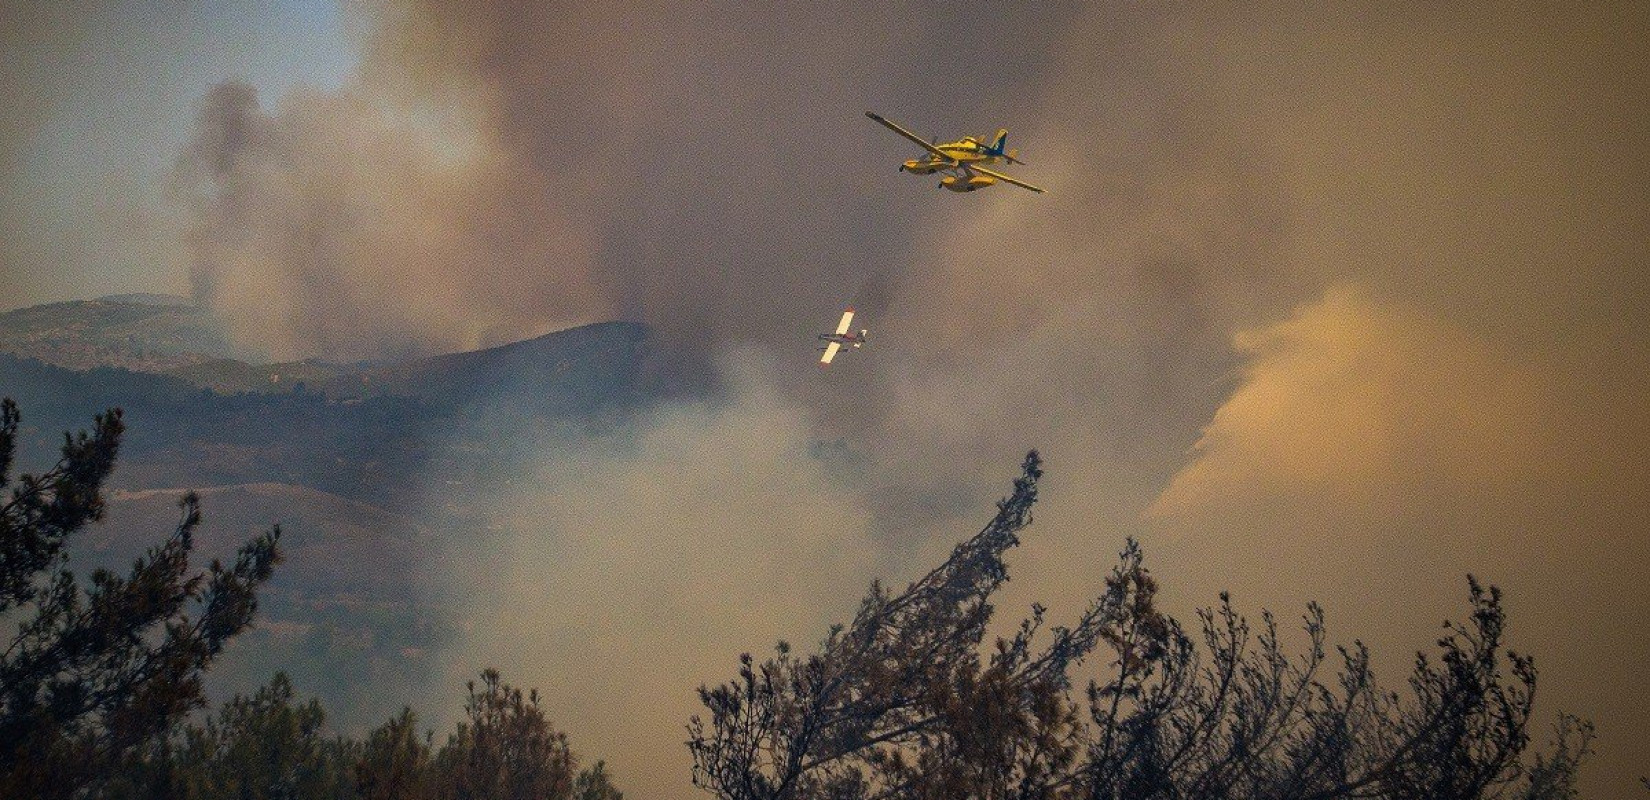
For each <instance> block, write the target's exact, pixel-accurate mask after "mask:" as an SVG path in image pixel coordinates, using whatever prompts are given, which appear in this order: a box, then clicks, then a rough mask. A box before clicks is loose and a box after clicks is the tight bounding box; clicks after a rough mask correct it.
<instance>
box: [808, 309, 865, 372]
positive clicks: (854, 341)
mask: <svg viewBox="0 0 1650 800" xmlns="http://www.w3.org/2000/svg"><path fill="white" fill-rule="evenodd" d="M853 321H854V310H853V309H851V308H850V309H848V310H846V311H844V312H842V321H841V322H838V323H837V324H836V333H822V334H820V335H819V338H820V339H823V340H824V341H826V342H828V343H829V344H826V345H825V346H824V347H822V348H820V349H821V350H824V351H825V355H823V356H820V357H819V364H820V366H824V365H826V364H829V363H831V359H833V358H836V354H837V351H838V350H841V349H842V347H843V345H847V346H850V347H855V348H858V347H860V346H861V345H863V344H865V339H866V337H867V336H869V335H870V334H871V332H870V331H868V330H864V329H861V330H860V331H859V333H854V332H853V331H851V330H848V326H849V325H851V324H853Z"/></svg>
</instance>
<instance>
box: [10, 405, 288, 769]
mask: <svg viewBox="0 0 1650 800" xmlns="http://www.w3.org/2000/svg"><path fill="white" fill-rule="evenodd" d="M19 423H20V415H19V414H18V411H17V407H16V405H15V404H13V403H12V401H11V400H10V399H7V400H5V401H4V402H3V403H0V490H3V489H7V488H9V489H10V492H9V496H8V497H7V499H6V501H5V505H4V506H3V507H0V619H3V620H5V621H6V622H7V623H9V624H15V625H16V633H15V634H13V635H11V636H10V638H9V639H8V640H7V646H6V648H5V651H4V654H3V655H0V796H4V797H36V798H49V797H68V796H72V795H74V794H75V793H77V792H79V791H82V790H83V789H84V788H85V787H88V786H95V785H97V784H98V783H100V782H102V781H104V780H107V779H108V778H109V777H110V775H111V774H112V773H113V772H114V771H115V770H116V769H117V767H118V766H119V765H121V764H122V763H124V762H125V761H126V759H127V756H128V755H129V754H130V753H132V752H133V751H135V750H137V749H138V748H140V747H142V746H145V745H146V744H149V743H152V742H153V741H155V740H156V739H157V738H160V737H162V736H164V735H165V734H166V732H167V731H168V730H169V729H170V728H171V726H172V725H173V724H174V723H175V722H176V721H177V720H178V719H180V718H181V717H182V716H183V715H185V714H187V713H188V712H189V711H191V710H193V709H195V708H198V707H199V706H200V705H201V703H202V699H201V673H202V671H203V670H205V669H206V667H207V665H208V664H210V663H211V662H212V661H213V659H214V658H216V657H217V656H218V654H219V653H220V652H222V650H223V647H224V645H225V644H226V643H227V642H228V641H229V640H230V638H232V637H234V636H235V635H236V634H237V633H239V632H241V631H242V630H244V629H245V628H246V627H247V625H248V624H250V623H251V621H252V615H253V612H254V610H255V609H256V607H257V602H256V597H255V592H256V590H257V588H258V586H259V585H261V584H262V583H263V582H264V581H266V580H268V578H269V576H270V572H271V570H272V569H273V567H274V565H275V562H276V561H277V560H278V552H277V549H276V542H277V540H278V539H279V536H280V531H279V530H278V529H277V530H272V531H271V532H269V533H267V534H265V535H263V536H260V537H258V538H256V539H254V540H252V541H251V542H249V543H248V544H247V545H246V546H245V547H243V548H242V549H241V550H240V552H239V553H238V554H237V556H236V558H235V560H234V561H233V562H232V563H230V564H227V565H226V564H221V563H218V562H213V563H212V564H211V566H210V567H209V568H208V570H207V571H206V572H204V573H200V572H192V571H191V570H190V566H189V553H190V547H191V542H192V536H193V533H194V530H195V527H196V526H197V525H199V523H200V507H199V503H198V501H197V500H196V498H195V496H194V495H193V494H190V495H186V496H185V497H184V498H183V499H182V501H181V502H180V503H179V506H180V509H181V518H180V521H179V523H178V525H177V527H176V529H175V530H173V531H172V533H171V535H170V536H168V537H167V538H166V540H165V541H163V542H162V543H161V544H159V545H156V546H154V547H152V548H150V549H149V550H148V552H147V553H145V554H144V555H143V556H142V557H141V558H138V559H137V560H136V561H135V562H134V563H133V564H132V567H131V570H130V571H129V572H128V573H127V574H126V575H124V576H121V575H117V574H115V573H113V572H110V571H108V570H101V569H100V570H96V571H94V572H93V573H92V574H91V575H90V576H89V580H88V581H85V582H82V581H80V580H78V579H77V578H76V576H75V575H74V573H73V572H71V571H70V570H69V569H68V560H69V558H68V550H67V545H68V542H69V538H70V537H71V536H72V535H73V534H74V533H75V532H76V531H78V530H80V529H81V528H83V527H84V526H85V525H87V524H88V523H90V522H94V521H96V520H98V519H100V518H101V517H102V515H103V510H104V503H103V496H102V488H103V484H104V481H105V480H106V479H107V478H108V477H109V474H110V473H111V472H112V471H113V469H114V465H115V458H116V456H117V454H118V453H119V451H120V444H121V436H122V434H123V432H124V425H123V423H122V420H121V412H120V411H119V410H118V409H116V410H111V411H108V412H105V413H102V414H99V415H97V417H96V422H95V425H94V428H93V430H92V432H91V433H90V434H88V433H84V432H82V433H80V434H79V435H78V436H71V435H69V434H65V435H64V441H63V445H62V449H61V457H60V458H59V460H58V461H57V463H56V464H54V465H53V466H52V467H51V468H50V469H48V470H47V471H45V472H44V473H41V474H39V475H30V474H24V475H21V476H19V477H18V478H17V480H16V481H15V485H13V481H12V480H11V466H12V462H13V458H14V456H15V454H16V445H17V431H18V426H19Z"/></svg>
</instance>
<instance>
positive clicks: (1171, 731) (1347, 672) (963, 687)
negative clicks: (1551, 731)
mask: <svg viewBox="0 0 1650 800" xmlns="http://www.w3.org/2000/svg"><path fill="white" fill-rule="evenodd" d="M1041 475H1042V471H1041V464H1040V461H1039V459H1038V457H1037V454H1036V453H1035V452H1033V453H1031V454H1030V455H1029V456H1027V458H1026V461H1025V464H1024V465H1023V467H1022V472H1021V476H1020V477H1019V479H1017V480H1016V481H1015V482H1014V488H1013V491H1012V492H1011V493H1010V495H1009V497H1008V498H1006V499H1004V500H1003V501H1002V502H1000V503H999V504H998V511H997V515H996V517H995V518H993V519H992V521H991V522H990V524H988V525H986V527H985V528H984V529H983V530H981V531H980V532H979V533H978V534H976V535H975V536H974V537H972V538H970V539H968V540H967V541H965V542H963V543H962V544H960V545H958V546H957V548H956V549H955V550H954V551H953V552H952V554H951V557H950V558H949V559H947V560H946V562H945V563H944V564H942V565H941V566H940V567H939V568H938V569H936V570H934V571H933V572H931V573H929V574H928V575H927V576H925V577H923V578H922V579H921V580H919V581H917V582H915V583H913V584H911V585H910V586H909V587H908V588H907V589H906V590H905V591H904V592H902V593H900V594H897V595H894V594H890V593H889V592H888V591H886V590H885V589H883V588H882V587H881V586H880V585H875V584H873V585H872V587H871V591H870V593H869V595H868V596H867V597H866V599H865V600H864V602H863V603H862V604H861V606H860V610H859V613H858V614H857V615H856V616H855V617H854V620H853V622H852V623H850V624H849V625H847V626H846V627H843V626H837V627H834V628H832V629H831V631H830V632H829V633H828V634H827V636H826V638H825V640H824V641H823V642H822V643H821V645H820V648H819V652H818V653H817V654H816V655H809V656H805V657H804V656H799V655H797V654H796V653H794V652H793V651H792V649H791V648H790V646H789V645H787V644H785V643H783V642H781V643H780V644H779V646H778V649H777V652H776V654H775V656H774V657H773V658H771V659H768V660H767V661H764V662H762V663H761V664H757V663H755V661H754V660H753V659H752V658H751V657H750V656H749V655H745V656H742V657H741V659H740V670H739V676H738V678H737V679H735V680H734V681H732V682H730V683H727V684H724V685H722V686H718V687H714V688H705V689H701V690H700V697H701V699H702V701H703V702H704V704H705V706H706V709H707V710H708V712H709V718H708V720H707V719H701V718H699V717H695V718H694V719H693V720H692V722H691V723H690V725H689V734H690V739H689V741H688V747H689V749H690V750H691V751H692V754H693V762H694V766H693V780H694V783H695V784H696V785H697V786H699V787H701V788H703V789H705V790H708V791H709V792H711V793H713V794H715V795H717V796H718V797H722V798H726V799H727V800H804V799H805V800H812V799H813V798H822V799H823V798H830V799H831V800H869V799H871V798H877V799H879V800H880V799H881V798H895V797H898V798H924V799H927V798H932V799H933V800H940V798H958V797H969V798H982V799H991V798H1003V799H1004V800H1007V799H1008V798H1014V799H1015V800H1079V799H1083V800H1124V799H1128V800H1135V799H1137V798H1138V799H1140V800H1144V799H1146V798H1300V799H1301V800H1307V799H1308V798H1311V799H1317V798H1352V797H1380V798H1526V799H1528V800H1534V799H1535V798H1566V797H1572V796H1573V795H1574V780H1575V775H1576V770H1577V768H1578V766H1579V764H1580V762H1581V760H1582V759H1583V758H1584V757H1585V756H1586V754H1587V753H1588V752H1589V746H1590V743H1591V741H1592V728H1591V726H1590V725H1588V724H1587V723H1585V722H1583V721H1580V720H1577V719H1575V718H1573V717H1568V716H1561V717H1560V719H1559V723H1558V725H1557V727H1556V729H1555V738H1554V741H1553V744H1552V746H1551V748H1550V749H1548V750H1546V751H1544V752H1539V753H1533V754H1531V753H1529V752H1528V750H1529V747H1528V745H1529V734H1528V726H1529V723H1530V709H1531V706H1532V704H1533V700H1534V690H1535V681H1536V671H1535V666H1534V662H1533V661H1531V660H1530V659H1529V658H1528V657H1527V656H1523V655H1519V654H1516V653H1512V652H1510V651H1506V650H1505V649H1504V648H1503V647H1502V642H1501V638H1502V633H1503V630H1504V626H1505V623H1506V616H1505V612H1504V611H1503V609H1502V606H1501V596H1500V592H1499V591H1498V590H1496V589H1495V588H1494V587H1489V588H1485V587H1483V586H1481V585H1480V584H1479V583H1478V582H1477V581H1476V580H1472V579H1470V578H1469V581H1468V584H1469V600H1470V602H1471V608H1472V614H1471V616H1470V618H1469V621H1468V622H1466V623H1464V624H1459V625H1453V624H1452V625H1449V626H1448V627H1447V630H1446V631H1445V634H1444V636H1443V637H1442V638H1440V639H1439V641H1438V645H1437V647H1438V652H1437V654H1436V655H1433V656H1428V655H1424V654H1423V655H1419V656H1418V657H1417V660H1416V664H1415V668H1414V671H1413V674H1412V676H1411V678H1410V681H1409V685H1410V691H1409V692H1408V693H1407V694H1405V695H1400V694H1399V693H1396V692H1391V691H1387V690H1384V689H1381V688H1380V687H1379V686H1378V685H1377V684H1376V682H1375V679H1374V676H1373V675H1372V674H1371V671H1370V667H1369V654H1368V652H1367V650H1366V649H1365V648H1364V647H1363V645H1362V644H1354V645H1353V646H1352V647H1351V648H1340V649H1337V650H1336V657H1335V658H1333V659H1332V658H1331V657H1330V655H1329V650H1328V648H1327V647H1326V645H1325V641H1324V628H1323V614H1322V612H1321V610H1320V609H1319V608H1317V607H1316V606H1315V605H1314V606H1309V607H1308V611H1307V614H1306V616H1305V617H1304V619H1303V625H1304V631H1305V635H1306V641H1307V644H1306V648H1305V652H1302V653H1295V654H1291V653H1289V652H1286V651H1285V649H1284V648H1283V646H1282V645H1281V644H1280V642H1279V637H1278V631H1277V625H1276V623H1275V621H1274V620H1273V618H1272V617H1271V615H1270V614H1264V615H1263V616H1262V618H1261V621H1260V623H1259V625H1258V626H1252V625H1251V623H1250V622H1249V621H1248V620H1247V619H1245V618H1244V617H1242V616H1240V615H1239V614H1238V613H1237V612H1236V611H1234V610H1233V608H1232V605H1231V602H1230V599H1229V598H1228V597H1227V596H1225V595H1224V594H1223V595H1222V596H1221V602H1220V605H1219V606H1218V607H1216V608H1214V609H1209V610H1205V611H1203V612H1202V613H1201V614H1200V620H1199V622H1200V624H1199V625H1198V631H1197V633H1195V634H1189V633H1187V632H1186V631H1185V630H1184V629H1183V628H1182V627H1181V625H1180V624H1179V623H1178V622H1177V621H1175V620H1174V619H1172V618H1171V617H1169V616H1168V615H1166V614H1164V613H1163V612H1161V611H1159V610H1158V609H1157V607H1156V603H1155V596H1156V592H1157V583H1156V581H1155V579H1154V578H1153V577H1152V576H1151V574H1150V573H1149V571H1148V570H1146V568H1145V567H1144V563H1143V558H1142V554H1141V550H1140V548H1139V546H1138V545H1137V544H1136V543H1134V542H1133V541H1130V542H1129V543H1128V545H1127V546H1126V547H1125V548H1124V550H1123V552H1122V555H1121V559H1120V562H1119V564H1118V565H1117V567H1116V568H1115V569H1113V571H1112V572H1111V574H1110V576H1109V577H1108V578H1107V580H1106V590H1105V592H1104V594H1102V595H1101V596H1100V597H1099V598H1098V599H1097V600H1096V601H1095V602H1094V603H1093V604H1092V605H1091V606H1090V607H1089V608H1088V610H1087V611H1086V612H1085V613H1084V614H1083V615H1082V616H1081V617H1080V618H1079V619H1078V621H1077V623H1076V624H1075V625H1073V626H1072V627H1070V628H1062V627H1055V628H1053V629H1052V630H1049V631H1047V632H1042V628H1043V615H1044V610H1043V609H1042V608H1041V607H1037V606H1034V607H1033V609H1032V614H1031V617H1030V618H1029V619H1027V620H1025V621H1024V622H1022V623H1021V625H1020V626H1019V629H1018V631H1017V633H1016V634H1015V635H1014V636H1012V637H1010V638H1008V639H1000V640H998V641H997V643H996V646H995V648H993V649H992V650H991V651H990V653H989V655H985V654H982V651H981V647H980V644H981V642H982V640H983V637H984V634H985V631H986V625H987V622H988V621H989V619H990V616H991V610H992V609H991V605H990V602H989V600H990V597H991V595H992V593H993V592H995V591H996V589H997V588H998V587H1000V586H1001V585H1002V583H1003V582H1004V581H1006V580H1007V577H1008V574H1007V570H1006V568H1005V566H1004V563H1003V554H1004V553H1005V552H1006V551H1007V550H1009V549H1010V548H1012V547H1014V546H1015V545H1017V544H1018V543H1019V539H1018V532H1019V531H1020V530H1021V529H1022V528H1024V527H1025V526H1026V525H1027V524H1028V523H1029V522H1030V520H1031V516H1030V509H1031V506H1032V504H1033V503H1035V501H1036V498H1037V482H1038V480H1039V478H1040V477H1041ZM1039 642H1041V643H1043V644H1042V645H1041V646H1038V645H1037V643H1039ZM1096 654H1104V657H1100V656H1097V655H1096ZM1086 658H1087V659H1090V660H1091V661H1093V662H1097V663H1095V664H1093V666H1096V667H1102V669H1100V670H1099V671H1098V674H1096V675H1095V676H1094V677H1093V678H1092V679H1090V680H1089V681H1088V683H1087V687H1086V691H1084V692H1075V691H1073V686H1072V680H1073V672H1074V671H1075V668H1076V667H1077V666H1078V665H1079V664H1081V663H1082V662H1083V661H1084V660H1085V659H1086Z"/></svg>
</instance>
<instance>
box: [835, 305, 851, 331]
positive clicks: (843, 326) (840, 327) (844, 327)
mask: <svg viewBox="0 0 1650 800" xmlns="http://www.w3.org/2000/svg"><path fill="white" fill-rule="evenodd" d="M853 321H854V310H853V309H851V308H850V309H848V310H847V311H844V312H842V321H841V322H838V323H837V324H836V335H838V336H841V335H842V334H844V333H847V332H848V324H849V323H851V322H853Z"/></svg>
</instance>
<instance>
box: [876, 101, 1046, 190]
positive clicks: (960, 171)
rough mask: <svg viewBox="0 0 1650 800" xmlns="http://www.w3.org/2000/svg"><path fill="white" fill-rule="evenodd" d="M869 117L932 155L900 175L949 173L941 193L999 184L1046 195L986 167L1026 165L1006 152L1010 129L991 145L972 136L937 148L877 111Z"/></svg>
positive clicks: (905, 166) (1014, 152) (903, 167)
mask: <svg viewBox="0 0 1650 800" xmlns="http://www.w3.org/2000/svg"><path fill="white" fill-rule="evenodd" d="M865 116H867V117H870V118H871V119H874V120H876V121H877V122H879V123H881V124H882V125H883V126H885V127H886V128H888V130H891V131H893V132H894V133H897V134H899V135H901V136H904V137H905V138H907V139H910V140H911V141H913V142H916V143H917V145H918V146H919V147H921V148H922V149H924V150H927V151H928V157H927V158H921V159H912V160H910V161H907V162H905V163H904V164H901V165H900V168H899V170H900V172H911V173H915V174H917V175H932V174H933V173H936V172H945V173H949V174H947V175H946V176H945V177H944V178H941V179H940V188H941V189H950V190H951V191H953V192H972V191H975V190H977V189H984V188H986V187H988V186H991V185H993V184H995V183H997V182H998V181H1001V182H1003V183H1009V184H1013V185H1015V186H1018V187H1020V188H1022V189H1030V190H1031V191H1033V192H1037V193H1039V194H1040V193H1042V191H1043V190H1042V189H1039V188H1037V187H1035V186H1032V185H1031V184H1029V183H1026V182H1025V181H1021V180H1017V179H1015V178H1011V177H1009V176H1007V175H1004V174H1002V173H1001V172H996V171H994V170H989V169H986V168H985V166H984V165H986V164H996V163H997V162H998V161H1007V162H1008V163H1010V164H1024V163H1025V162H1024V161H1021V160H1020V159H1018V158H1016V156H1017V155H1019V152H1020V151H1018V150H1004V149H1003V145H1004V144H1005V143H1006V142H1007V141H1008V129H1007V128H1003V129H1001V130H998V131H997V135H996V136H993V137H992V138H991V144H986V143H985V142H982V141H980V140H979V139H976V138H974V137H972V136H964V137H963V138H962V139H960V140H958V141H955V142H946V143H945V144H937V143H935V142H925V141H923V140H922V137H921V136H918V135H916V134H914V133H912V132H910V131H908V130H906V129H904V128H901V127H900V126H899V125H896V124H894V123H892V122H889V121H888V120H886V119H884V118H883V117H882V116H881V115H879V114H877V113H876V112H873V111H867V112H865Z"/></svg>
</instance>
